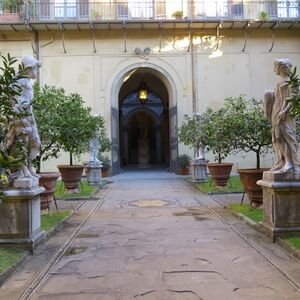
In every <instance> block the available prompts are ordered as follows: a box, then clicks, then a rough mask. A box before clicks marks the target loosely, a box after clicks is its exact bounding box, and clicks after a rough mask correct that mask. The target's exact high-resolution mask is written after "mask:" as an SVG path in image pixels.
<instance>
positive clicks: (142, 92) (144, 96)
mask: <svg viewBox="0 0 300 300" xmlns="http://www.w3.org/2000/svg"><path fill="white" fill-rule="evenodd" d="M139 100H140V102H141V103H143V104H144V103H146V102H147V100H148V90H147V86H146V82H144V81H142V82H141V84H140V87H139Z"/></svg>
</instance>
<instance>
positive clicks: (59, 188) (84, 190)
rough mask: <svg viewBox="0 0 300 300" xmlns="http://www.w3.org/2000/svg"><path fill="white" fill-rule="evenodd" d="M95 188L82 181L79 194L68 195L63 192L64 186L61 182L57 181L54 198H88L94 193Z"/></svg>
mask: <svg viewBox="0 0 300 300" xmlns="http://www.w3.org/2000/svg"><path fill="white" fill-rule="evenodd" d="M96 189H97V187H95V186H90V185H88V183H87V181H86V180H82V181H81V184H79V193H73V194H69V193H66V192H65V185H64V183H63V182H62V181H58V182H57V183H56V187H55V194H54V195H55V197H56V198H88V197H90V196H91V194H92V193H93V192H95V191H96Z"/></svg>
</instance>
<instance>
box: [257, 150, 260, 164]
mask: <svg viewBox="0 0 300 300" xmlns="http://www.w3.org/2000/svg"><path fill="white" fill-rule="evenodd" d="M259 152H260V151H259V150H258V151H257V152H256V169H260V154H259Z"/></svg>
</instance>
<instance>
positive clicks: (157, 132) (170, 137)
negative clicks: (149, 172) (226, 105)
mask: <svg viewBox="0 0 300 300" xmlns="http://www.w3.org/2000/svg"><path fill="white" fill-rule="evenodd" d="M181 15H182V16H181ZM0 47H1V48H0V49H1V53H2V54H5V53H7V52H9V53H10V54H11V55H13V56H17V57H20V58H21V57H22V56H23V55H28V54H31V55H34V56H36V57H37V58H38V59H39V60H41V62H42V65H43V67H42V69H41V72H40V76H39V81H40V83H41V84H42V85H43V84H48V85H55V86H58V87H63V88H65V89H66V90H67V91H68V92H78V93H79V94H81V95H82V97H83V99H84V101H85V102H86V105H88V106H90V107H92V109H93V113H95V114H101V115H103V116H104V117H105V120H106V125H107V128H108V131H109V134H110V136H111V139H112V151H111V158H112V166H113V172H114V173H117V172H119V170H120V168H123V167H125V166H128V165H131V164H137V163H139V161H138V158H139V157H140V156H141V155H142V154H141V151H142V150H141V149H143V147H144V148H146V150H145V151H146V152H147V153H148V158H147V159H148V162H149V163H151V164H164V165H166V167H167V166H169V167H170V169H171V170H174V167H175V162H176V157H177V155H178V154H182V153H186V152H189V153H190V154H191V155H192V154H193V151H192V150H191V149H187V148H185V147H184V146H183V145H181V144H180V143H179V142H178V138H177V134H176V132H177V128H178V126H180V124H181V123H182V121H183V118H184V115H186V114H187V115H192V114H193V113H195V112H200V113H201V112H203V111H205V109H206V108H207V107H208V106H209V107H211V108H213V109H214V108H218V107H219V106H220V105H222V103H223V101H224V98H225V97H229V96H239V95H240V94H245V95H246V96H247V97H256V98H262V96H263V94H264V90H266V89H272V88H273V87H274V85H275V81H276V76H275V74H274V73H273V66H272V64H273V60H274V59H275V58H279V57H286V58H289V59H290V60H291V61H292V62H293V63H294V65H297V66H300V2H299V1H233V0H231V1H225V0H224V1H221V0H216V1H186V0H176V1H174V0H173V1H171V0H165V1H156V0H144V1H135V0H127V1H114V0H111V1H97V2H89V1H88V0H80V1H78V2H77V1H75V0H55V1H49V0H40V1H39V2H36V3H32V2H30V3H29V2H25V4H22V5H20V6H15V7H7V6H5V5H4V6H2V10H1V14H0ZM142 88H144V89H146V90H147V92H148V96H147V101H146V103H143V102H142V101H140V99H139V91H140V90H141V89H142ZM143 136H144V137H146V138H145V139H146V142H145V141H144V144H143V145H142V146H141V144H139V143H141V142H140V141H139V140H141V139H142V137H143ZM207 158H208V159H212V157H211V156H210V154H207ZM63 160H64V155H62V157H61V159H60V161H58V162H57V163H59V162H63ZM229 160H231V161H234V162H236V165H237V164H238V166H239V167H242V166H247V167H251V166H253V167H254V163H253V157H252V156H251V155H250V156H247V157H246V158H245V159H244V158H243V157H242V156H239V157H230V158H229ZM263 164H264V165H266V166H268V165H269V166H270V165H271V164H272V156H268V157H266V158H265V161H264V162H263ZM55 165H56V163H55V162H54V161H52V162H49V163H47V164H46V165H45V166H44V167H45V169H49V170H50V169H53V168H54V166H55Z"/></svg>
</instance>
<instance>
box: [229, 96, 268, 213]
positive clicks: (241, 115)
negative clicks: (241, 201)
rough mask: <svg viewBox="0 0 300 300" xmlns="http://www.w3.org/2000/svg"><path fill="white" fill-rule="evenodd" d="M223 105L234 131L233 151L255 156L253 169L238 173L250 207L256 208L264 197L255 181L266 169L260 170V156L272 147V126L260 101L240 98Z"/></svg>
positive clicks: (231, 99) (232, 99) (260, 177)
mask: <svg viewBox="0 0 300 300" xmlns="http://www.w3.org/2000/svg"><path fill="white" fill-rule="evenodd" d="M225 105H226V109H227V112H228V114H229V115H230V117H231V120H232V126H233V127H234V132H235V139H234V145H233V149H234V151H235V152H245V153H249V152H254V153H255V157H256V166H255V168H246V169H241V168H239V169H238V173H239V175H240V179H241V182H242V184H243V186H244V190H245V192H246V193H247V195H248V197H249V200H250V202H251V204H252V206H253V207H257V206H259V205H261V204H262V202H263V195H262V189H261V187H260V186H259V185H257V184H256V182H257V181H258V180H260V179H262V176H263V172H264V171H266V170H268V169H266V168H261V157H262V156H263V155H264V154H266V153H267V152H268V150H269V149H270V148H271V146H272V135H271V124H270V122H269V121H268V119H267V118H266V116H265V114H264V110H263V105H262V101H258V100H255V99H250V100H247V99H246V98H245V97H244V96H239V97H235V98H234V97H233V98H228V99H227V100H226V104H225Z"/></svg>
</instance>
